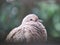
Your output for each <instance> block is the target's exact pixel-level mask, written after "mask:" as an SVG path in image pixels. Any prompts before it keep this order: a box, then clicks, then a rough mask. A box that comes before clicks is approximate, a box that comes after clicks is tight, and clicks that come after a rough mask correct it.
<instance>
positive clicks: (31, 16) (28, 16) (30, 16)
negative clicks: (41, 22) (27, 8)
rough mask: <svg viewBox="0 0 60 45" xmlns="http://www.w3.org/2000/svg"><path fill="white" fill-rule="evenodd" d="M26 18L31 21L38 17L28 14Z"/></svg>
mask: <svg viewBox="0 0 60 45" xmlns="http://www.w3.org/2000/svg"><path fill="white" fill-rule="evenodd" d="M26 18H32V19H33V18H38V16H36V15H33V14H30V15H27V16H26Z"/></svg>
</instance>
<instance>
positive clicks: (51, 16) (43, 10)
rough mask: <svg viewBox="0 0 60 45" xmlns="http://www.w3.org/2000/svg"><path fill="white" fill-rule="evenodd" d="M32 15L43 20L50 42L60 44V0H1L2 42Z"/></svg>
mask: <svg viewBox="0 0 60 45" xmlns="http://www.w3.org/2000/svg"><path fill="white" fill-rule="evenodd" d="M31 13H34V14H36V15H37V16H39V18H40V19H42V20H43V24H44V25H45V27H46V29H47V34H48V42H51V41H52V42H59V41H60V0H0V41H4V40H5V38H6V36H7V34H8V33H9V32H10V31H11V30H12V29H13V28H15V27H17V26H19V25H20V24H21V21H22V19H23V18H24V17H25V16H26V15H27V14H31Z"/></svg>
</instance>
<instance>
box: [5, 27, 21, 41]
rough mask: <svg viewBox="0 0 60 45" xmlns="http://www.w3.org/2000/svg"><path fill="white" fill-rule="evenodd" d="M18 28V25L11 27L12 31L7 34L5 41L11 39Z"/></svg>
mask: <svg viewBox="0 0 60 45" xmlns="http://www.w3.org/2000/svg"><path fill="white" fill-rule="evenodd" d="M19 30H20V28H18V27H16V28H14V29H12V31H11V32H10V33H9V34H8V35H7V38H6V41H8V40H10V39H12V38H13V36H14V35H15V33H17V31H19Z"/></svg>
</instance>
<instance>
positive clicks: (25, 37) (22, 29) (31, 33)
mask: <svg viewBox="0 0 60 45" xmlns="http://www.w3.org/2000/svg"><path fill="white" fill-rule="evenodd" d="M46 40H47V32H46V29H45V27H44V26H43V24H42V23H41V20H40V19H39V18H38V16H36V15H35V14H29V15H27V16H26V17H25V18H24V19H23V21H22V23H21V25H20V26H18V27H16V28H14V29H13V30H12V31H11V32H10V33H9V34H8V35H7V38H6V41H7V42H24V41H25V42H27V43H28V42H35V41H46Z"/></svg>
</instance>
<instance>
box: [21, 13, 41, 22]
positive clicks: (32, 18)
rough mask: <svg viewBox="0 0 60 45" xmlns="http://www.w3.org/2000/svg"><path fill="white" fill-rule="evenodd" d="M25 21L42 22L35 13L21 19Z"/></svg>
mask: <svg viewBox="0 0 60 45" xmlns="http://www.w3.org/2000/svg"><path fill="white" fill-rule="evenodd" d="M26 22H42V20H40V19H39V18H38V16H37V15H35V14H29V15H27V16H26V17H25V18H24V19H23V21H22V23H26Z"/></svg>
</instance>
